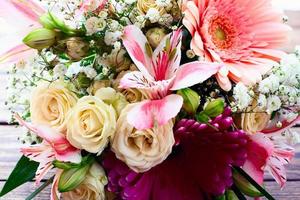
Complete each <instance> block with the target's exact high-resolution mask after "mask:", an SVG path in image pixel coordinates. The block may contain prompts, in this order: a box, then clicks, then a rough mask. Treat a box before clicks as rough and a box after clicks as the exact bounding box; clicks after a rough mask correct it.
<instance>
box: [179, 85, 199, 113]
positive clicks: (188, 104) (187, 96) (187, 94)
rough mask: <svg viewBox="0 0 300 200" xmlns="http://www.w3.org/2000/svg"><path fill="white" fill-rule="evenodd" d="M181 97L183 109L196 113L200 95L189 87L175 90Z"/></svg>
mask: <svg viewBox="0 0 300 200" xmlns="http://www.w3.org/2000/svg"><path fill="white" fill-rule="evenodd" d="M177 94H179V95H180V96H182V98H183V109H184V110H185V111H186V112H188V113H190V114H194V113H196V111H197V109H198V107H199V104H200V96H199V95H198V94H197V92H195V91H194V90H192V89H190V88H186V89H182V90H179V91H178V92H177Z"/></svg>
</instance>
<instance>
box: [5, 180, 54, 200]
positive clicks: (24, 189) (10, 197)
mask: <svg viewBox="0 0 300 200" xmlns="http://www.w3.org/2000/svg"><path fill="white" fill-rule="evenodd" d="M3 185H4V182H3V181H1V182H0V188H2V187H3ZM35 189H36V187H35V186H34V184H33V182H30V183H26V184H24V185H22V186H20V187H19V188H17V189H15V190H14V191H12V192H10V193H8V194H7V195H5V196H4V197H2V198H0V199H1V200H24V199H25V198H26V197H27V196H29V195H30V194H31V193H32V192H34V191H35ZM50 189H51V186H48V187H47V188H45V190H43V191H42V192H41V193H39V194H38V196H37V197H36V198H34V199H35V200H48V199H50Z"/></svg>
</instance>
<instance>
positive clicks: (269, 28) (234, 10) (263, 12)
mask: <svg viewBox="0 0 300 200" xmlns="http://www.w3.org/2000/svg"><path fill="white" fill-rule="evenodd" d="M183 11H184V15H185V16H184V19H183V24H184V25H185V26H186V28H187V29H188V30H189V32H190V33H191V35H192V41H191V48H192V50H193V51H194V52H195V53H196V54H197V55H198V56H201V57H203V58H204V59H205V60H208V61H216V62H220V63H224V64H225V65H224V67H223V68H222V69H221V70H220V71H219V73H218V74H217V75H216V78H217V80H218V82H219V84H220V86H221V87H222V88H223V89H224V90H230V89H231V82H230V79H231V80H232V81H234V82H243V83H244V84H247V85H251V84H253V83H256V82H257V81H259V80H260V79H261V75H263V74H265V73H266V72H267V71H269V70H270V69H271V67H272V66H273V65H274V64H276V61H279V60H280V58H281V57H282V56H283V55H284V53H283V52H282V51H280V50H276V48H278V47H280V46H281V45H282V44H284V43H285V42H286V41H287V36H288V32H289V31H290V27H289V26H287V25H285V24H284V23H283V14H282V13H281V12H280V11H278V10H276V9H275V8H274V7H272V2H271V0H190V1H185V3H184V5H183Z"/></svg>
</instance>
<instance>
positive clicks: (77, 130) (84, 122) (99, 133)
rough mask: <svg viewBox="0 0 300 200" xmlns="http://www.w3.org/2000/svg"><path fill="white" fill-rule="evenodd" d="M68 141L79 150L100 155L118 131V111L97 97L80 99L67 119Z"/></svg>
mask: <svg viewBox="0 0 300 200" xmlns="http://www.w3.org/2000/svg"><path fill="white" fill-rule="evenodd" d="M67 121H68V123H67V139H68V140H69V141H70V143H71V144H72V145H73V146H75V147H76V148H78V149H84V150H86V151H88V152H91V153H98V154H100V153H101V152H102V151H103V149H104V148H105V147H106V145H107V144H108V142H109V138H110V137H112V136H113V134H114V132H115V130H116V111H115V109H114V108H113V107H112V105H108V104H106V103H104V102H103V101H102V100H101V99H99V98H98V97H95V96H85V97H82V98H81V99H79V101H78V102H77V104H76V106H75V107H74V108H73V109H72V110H71V111H70V112H69V114H68V118H67Z"/></svg>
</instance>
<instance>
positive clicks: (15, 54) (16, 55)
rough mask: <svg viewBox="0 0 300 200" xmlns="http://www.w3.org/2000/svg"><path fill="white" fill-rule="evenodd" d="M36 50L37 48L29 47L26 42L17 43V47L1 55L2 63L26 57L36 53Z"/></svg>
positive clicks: (0, 60) (0, 61)
mask: <svg viewBox="0 0 300 200" xmlns="http://www.w3.org/2000/svg"><path fill="white" fill-rule="evenodd" d="M34 52H35V50H33V49H31V48H29V47H28V46H26V45H24V44H20V45H17V46H16V47H14V48H12V49H10V50H8V51H7V52H5V53H4V54H2V55H0V64H3V63H5V62H16V61H18V60H22V59H26V58H28V56H29V55H32V54H34Z"/></svg>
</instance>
